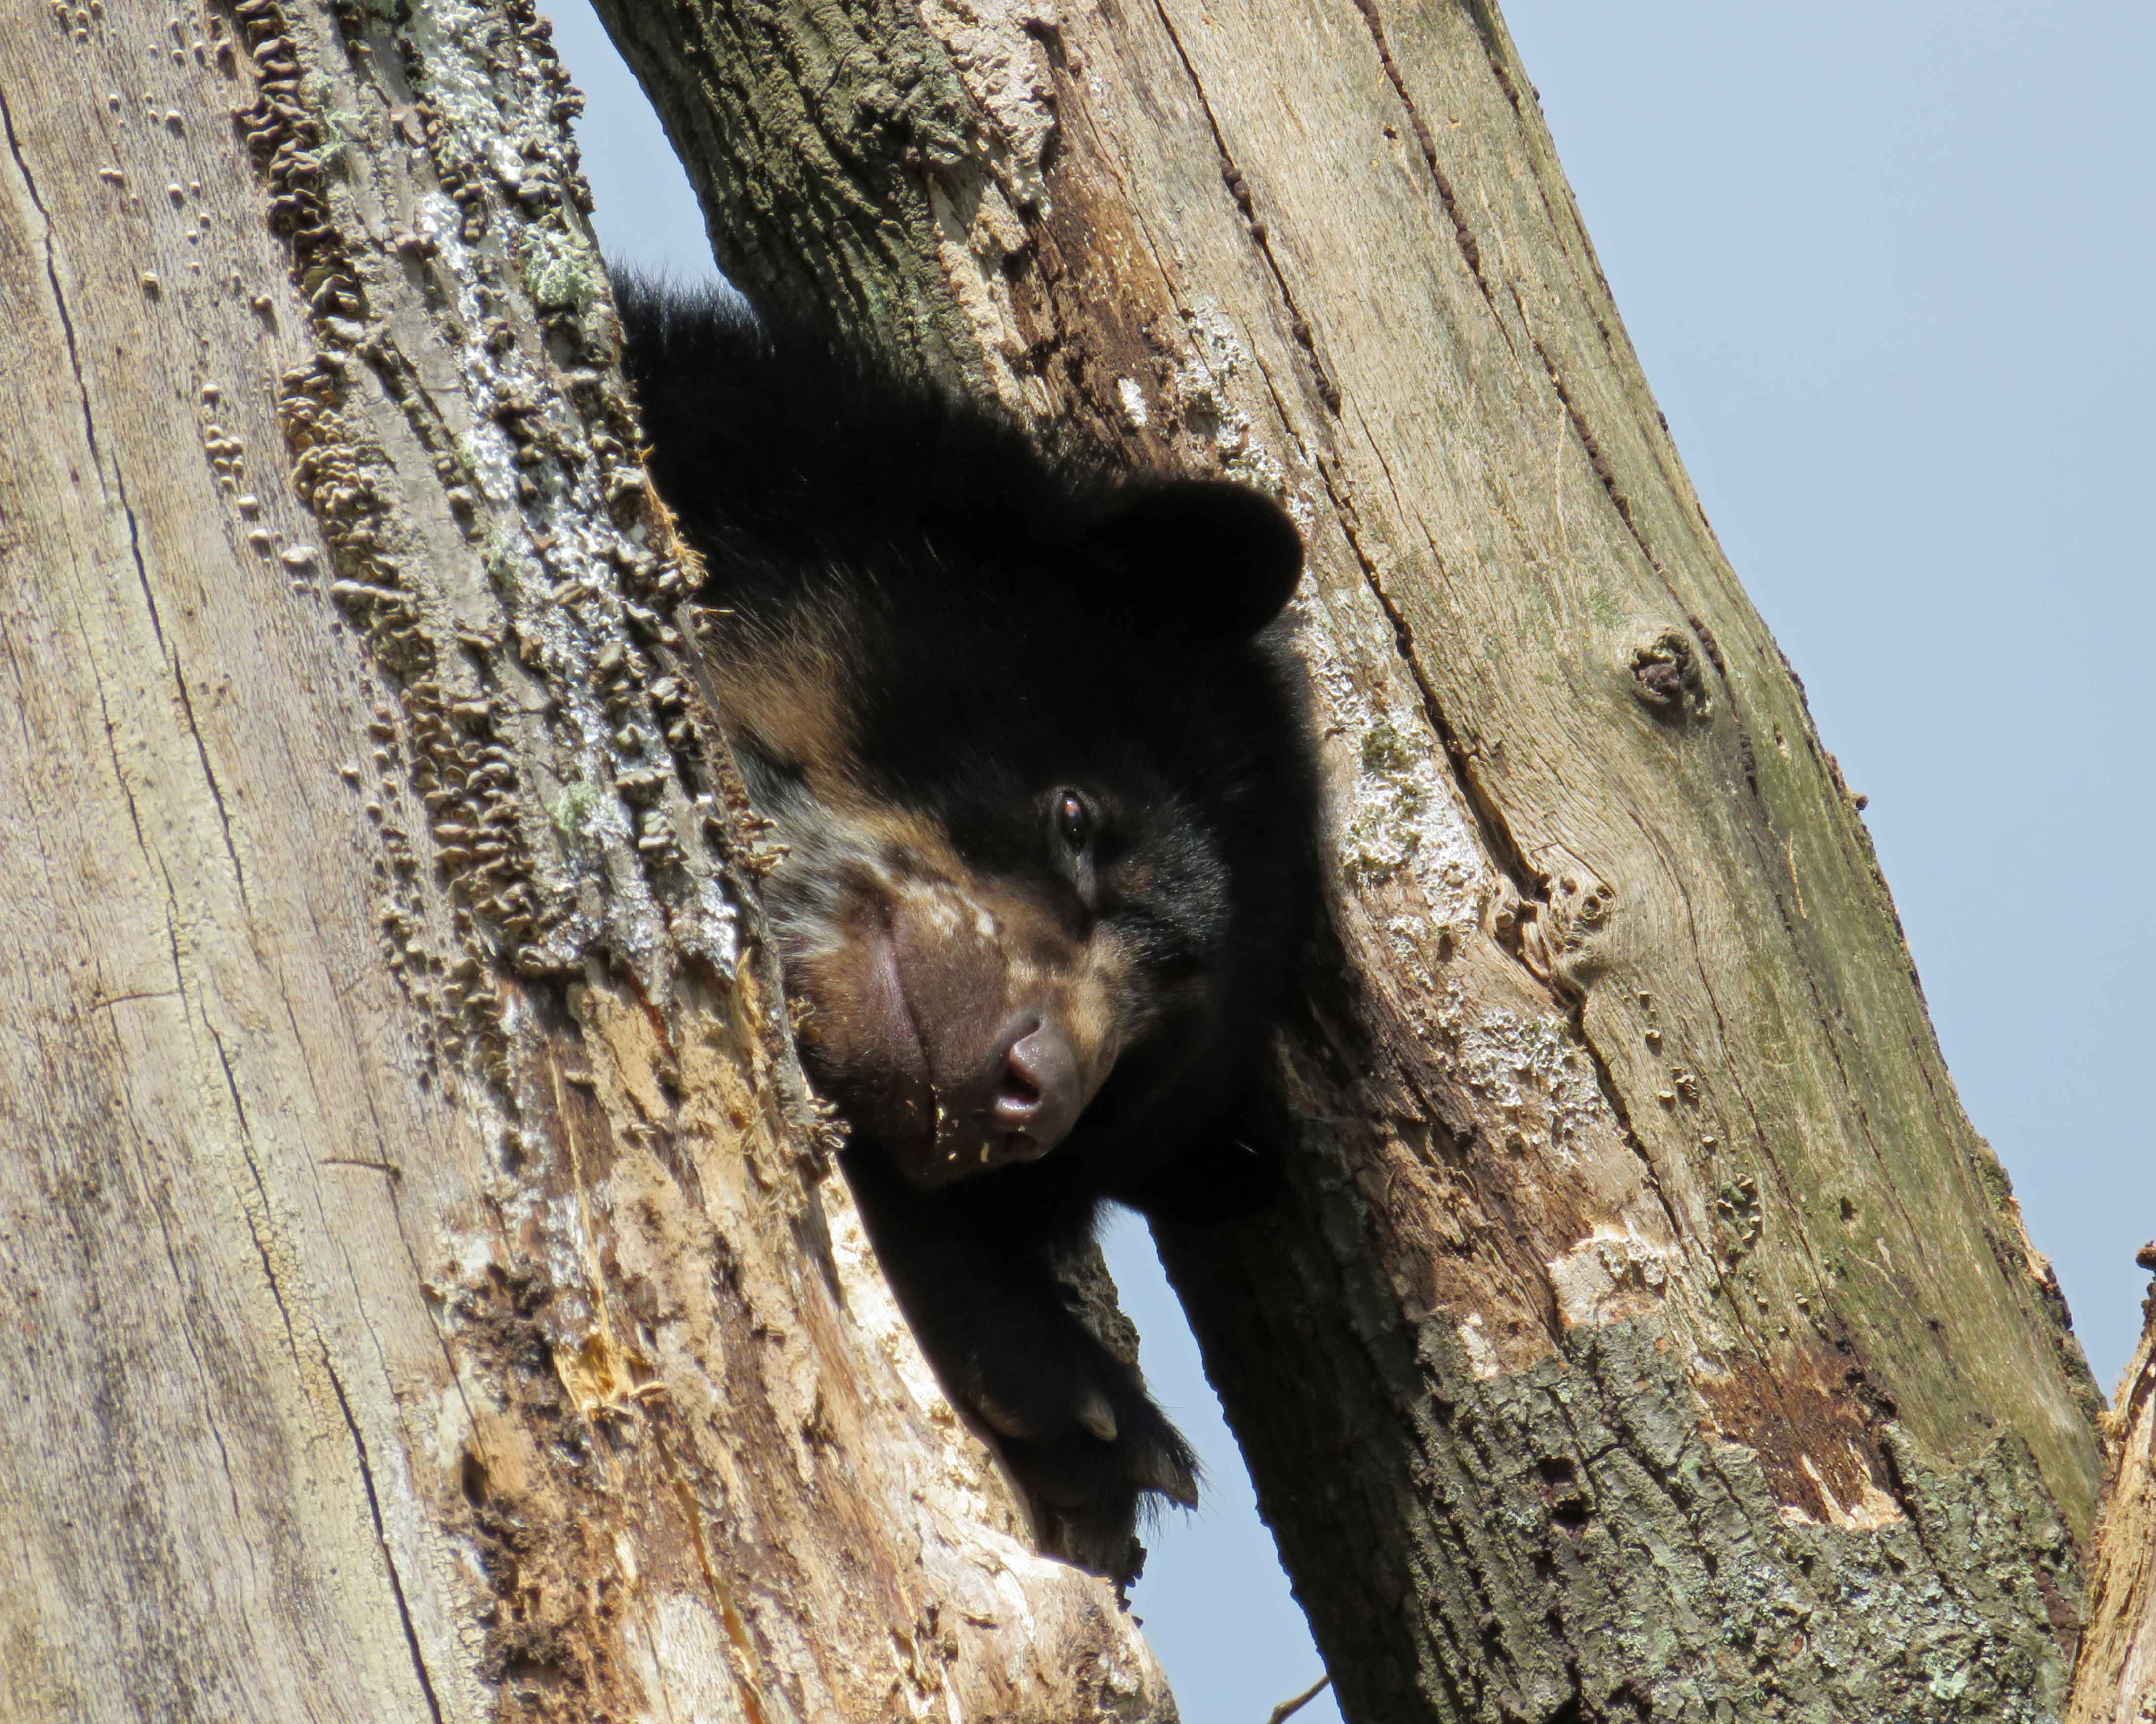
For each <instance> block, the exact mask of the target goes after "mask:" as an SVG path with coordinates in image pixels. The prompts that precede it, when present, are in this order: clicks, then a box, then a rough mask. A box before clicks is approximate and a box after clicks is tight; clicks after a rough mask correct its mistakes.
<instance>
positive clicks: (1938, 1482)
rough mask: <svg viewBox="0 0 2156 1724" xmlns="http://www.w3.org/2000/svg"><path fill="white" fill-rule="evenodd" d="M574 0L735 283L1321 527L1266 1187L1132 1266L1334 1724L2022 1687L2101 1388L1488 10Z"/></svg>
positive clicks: (2085, 1513) (1803, 1702)
mask: <svg viewBox="0 0 2156 1724" xmlns="http://www.w3.org/2000/svg"><path fill="white" fill-rule="evenodd" d="M600 9H601V11H602V13H603V14H604V15H605V16H606V18H607V19H608V24H609V27H610V28H611V29H612V30H613V33H614V34H615V36H616V38H617V39H618V40H619V42H620V44H621V45H622V46H623V48H624V50H625V51H626V53H627V54H628V57H629V59H630V61H631V63H632V64H633V65H634V67H635V68H636V69H637V70H638V72H639V75H640V76H641V77H642V78H643V80H644V83H645V84H646V86H647V87H648V88H649V90H651V92H652V94H653V95H654V99H655V100H656V103H657V105H658V107H659V109H660V114H661V116H662V118H663V119H664V120H665V122H666V124H667V126H668V127H669V129H670V132H671V134H672V136H673V137H674V139H675V142H676V144H677V146H679V147H680V151H681V152H682V154H683V156H684V157H685V161H686V163H687V165H688V167H689V169H690V175H691V177H692V179H693V180H694V181H695V182H696V185H697V187H698V189H699V192H700V193H701V197H702V198H703V200H704V203H705V206H706V213H707V216H708V218H709V221H710V224H711V229H712V232H713V233H714V235H715V238H716V242H717V246H718V249H719V253H720V256H721V261H722V262H723V263H724V264H725V265H726V267H727V268H728V269H729V270H730V271H731V272H732V273H733V274H734V275H735V276H736V277H737V279H738V280H741V281H742V283H743V284H744V285H746V286H747V287H749V288H750V289H751V290H752V292H755V293H757V294H760V295H763V296H764V297H766V298H767V299H775V300H783V301H789V302H793V303H795V304H807V305H813V306H814V307H815V308H817V309H818V310H820V311H821V312H822V313H823V314H824V315H825V316H828V317H829V318H830V319H831V320H832V321H834V324H836V325H838V326H840V327H842V328H844V329H845V330H847V331H850V332H851V333H852V334H853V335H855V336H856V337H858V338H860V339H862V340H866V341H880V342H883V343H885V344H886V345H887V346H891V347H893V348H896V349H897V350H900V351H906V352H908V353H911V355H913V356H914V357H916V359H917V360H918V361H919V362H922V363H924V364H927V365H928V366H931V367H936V368H939V369H942V370H943V371H945V372H947V373H949V374H952V375H954V376H957V377H962V378H964V379H965V380H966V381H967V382H969V383H970V384H971V385H972V386H973V387H977V388H979V389H982V390H983V391H985V392H988V393H993V394H995V395H997V396H998V397H999V398H1002V399H1004V400H1005V401H1006V402H1009V403H1012V404H1013V405H1014V406H1016V407H1018V408H1019V409H1021V410H1023V411H1026V412H1029V413H1033V414H1034V415H1036V416H1037V417H1038V418H1039V419H1040V420H1041V421H1043V422H1044V423H1047V422H1057V421H1060V422H1065V423H1073V424H1075V425H1078V426H1080V427H1082V428H1084V429H1085V430H1086V431H1087V432H1089V433H1090V434H1093V435H1096V436H1101V437H1106V438H1110V439H1118V440H1120V441H1121V442H1122V444H1123V445H1124V446H1125V447H1127V449H1129V450H1130V451H1131V452H1132V454H1134V455H1136V456H1137V457H1139V458H1140V459H1154V460H1161V461H1166V462H1173V463H1179V464H1187V465H1190V466H1193V467H1197V468H1201V469H1224V470H1226V471H1228V472H1230V473H1234V474H1238V475H1243V476H1245V477H1247V478H1250V479H1251V480H1254V481H1255V482H1257V483H1260V484H1261V485H1268V486H1270V487H1272V488H1274V489H1276V490H1278V491H1279V492H1280V493H1281V495H1283V496H1284V497H1285V498H1286V500H1287V502H1288V504H1289V506H1290V507H1291V509H1292V510H1293V511H1295V512H1296V516H1297V517H1298V519H1300V520H1301V521H1302V522H1303V523H1304V524H1305V526H1306V530H1307V537H1308V540H1309V543H1310V546H1311V549H1312V560H1313V565H1314V566H1313V572H1312V580H1311V582H1310V583H1309V585H1308V587H1307V589H1306V598H1305V599H1304V601H1303V603H1302V607H1301V608H1302V618H1301V622H1302V641H1303V646H1304V650H1305V653H1306V656H1307V658H1308V659H1309V662H1310V665H1311V670H1312V681H1313V684H1314V687H1315V690H1316V700H1317V710H1318V715H1319V720H1320V723H1321V726H1322V733H1323V738H1324V751H1325V756H1326V761H1327V769H1328V774H1329V780H1330V783H1331V787H1332V789H1331V800H1332V823H1333V824H1332V846H1333V849H1334V852H1335V854H1336V855H1337V861H1338V877H1337V899H1336V906H1335V913H1334V916H1333V919H1332V934H1333V936H1334V937H1333V943H1332V947H1331V949H1330V950H1328V951H1327V952H1326V953H1325V954H1323V956H1322V959H1321V961H1320V962H1319V963H1318V965H1317V971H1318V975H1317V980H1316V982H1315V983H1314V988H1313V995H1312V1008H1311V1012H1310V1014H1309V1017H1308V1019H1307V1021H1306V1023H1304V1024H1301V1026H1299V1027H1298V1029H1297V1030H1296V1034H1293V1035H1292V1036H1291V1038H1289V1039H1288V1044H1287V1045H1286V1047H1285V1048H1284V1049H1283V1060H1282V1066H1283V1082H1284V1083H1285V1084H1286V1087H1287V1091H1288V1094H1289V1095H1290V1096H1291V1100H1292V1101H1293V1102H1294V1104H1295V1106H1296V1111H1297V1112H1298V1114H1299V1116H1300V1117H1301V1121H1302V1122H1303V1142H1302V1147H1301V1155H1300V1157H1299V1158H1298V1160H1297V1162H1296V1171H1295V1174H1294V1179H1293V1183H1294V1192H1293V1199H1292V1201H1291V1202H1290V1203H1288V1204H1286V1206H1284V1207H1283V1208H1282V1209H1281V1211H1280V1212H1279V1213H1277V1214H1276V1215H1274V1216H1272V1217H1270V1218H1269V1219H1265V1220H1264V1221H1262V1222H1260V1223H1258V1224H1252V1225H1250V1226H1247V1227H1243V1228H1240V1229H1234V1230H1230V1231H1229V1232H1226V1233H1224V1234H1205V1235H1200V1234H1169V1235H1166V1236H1163V1238H1162V1240H1161V1243H1162V1244H1163V1249H1164V1251H1165V1253H1166V1255H1167V1258H1168V1262H1169V1264H1170V1267H1171V1270H1172V1272H1173V1275H1174V1276H1175V1279H1176V1281H1177V1284H1178V1288H1179V1289H1180V1290H1181V1292H1182V1294H1183V1298H1184V1300H1185V1301H1186V1304H1187V1305H1188V1308H1189V1310H1190V1311H1191V1315H1192V1316H1193V1321H1194V1322H1195V1324H1196V1326H1197V1328H1198V1331H1199V1336H1200V1338H1201V1341H1202V1342H1203V1343H1204V1347H1205V1352H1206V1357H1207V1361H1208V1365H1209V1370H1210V1371H1211V1373H1212V1375H1213V1378H1214V1382H1215V1383H1216V1385H1217V1386H1218V1387H1219V1389H1220V1391H1221V1393H1222V1395H1223V1398H1224V1401H1225V1403H1226V1404H1227V1407H1228V1410H1229V1416H1230V1419H1231V1422H1232V1423H1233V1424H1234V1426H1235V1429H1236V1432H1237V1434H1238V1436H1239V1438H1240V1440H1241V1442H1242V1444H1243V1446H1244V1449H1245V1453H1246V1455H1248V1457H1249V1459H1250V1463H1251V1465H1252V1468H1253V1470H1254V1473H1255V1478H1256V1480H1257V1484H1258V1489H1259V1493H1260V1501H1261V1504H1262V1506H1263V1507H1264V1509H1265V1513H1266V1515H1267V1517H1268V1519H1269V1520H1270V1522H1271V1524H1272V1526H1273V1527H1274V1529H1275V1531H1276V1535H1277V1537H1278V1539H1279V1542H1280V1545H1281V1552H1282V1554H1283V1556H1284V1557H1285V1559H1286V1563H1287V1567H1288V1569H1289V1572H1290V1573H1291V1577H1292V1578H1293V1579H1294V1581H1295V1583H1296V1588H1297V1590H1298V1593H1299V1595H1300V1596H1301V1599H1302V1600H1303V1602H1304V1604H1305V1606H1306V1609H1307V1610H1308V1611H1309V1613H1310V1615H1311V1617H1312V1622H1313V1624H1314V1626H1315V1628H1316V1630H1317V1635H1318V1639H1319V1641H1320V1644H1321V1645H1322V1647H1323V1649H1324V1650H1325V1652H1326V1655H1327V1659H1328V1661H1329V1663H1330V1665H1331V1667H1332V1670H1333V1671H1334V1673H1335V1674H1336V1675H1337V1679H1338V1683H1339V1688H1340V1694H1341V1699H1342V1706H1343V1708H1344V1709H1345V1711H1347V1714H1348V1715H1349V1716H1351V1717H1353V1718H1356V1719H1358V1720H1363V1721H1371V1724H1376V1721H1379V1720H1383V1721H1386V1724H1394V1721H1399V1720H1403V1719H1406V1718H1409V1717H1431V1718H1445V1719H1468V1718H1471V1719H1477V1720H1493V1721H1494V1720H1500V1719H1507V1720H1509V1719H1537V1720H1551V1721H1558V1720H1600V1719H1611V1718H1616V1719H1633V1718H1637V1717H1644V1716H1653V1717H1655V1718H1657V1719H1678V1718H1683V1719H1706V1718H1710V1717H1712V1718H1742V1719H1745V1720H1767V1719H1792V1720H1794V1719H1799V1718H1801V1719H1824V1718H1827V1717H1835V1718H1850V1719H1860V1718H1863V1719H1869V1718H1881V1719H1884V1718H1892V1719H1896V1720H1913V1719H1919V1718H1922V1719H1934V1718H1972V1719H1973V1718H1984V1719H2000V1718H2005V1719H2038V1718H2050V1717H2053V1716H2056V1715H2057V1713H2058V1711H2059V1708H2060V1706H2061V1704H2062V1702H2063V1700H2064V1698H2065V1694H2066V1676H2067V1672H2068V1670H2069V1668H2070V1665H2071V1660H2072V1658H2073V1652H2074V1639H2075V1634H2076V1626H2077V1622H2076V1616H2077V1609H2078V1605H2079V1601H2080V1598H2081V1592H2082V1588H2081V1578H2080V1560H2079V1548H2080V1542H2081V1541H2082V1540H2083V1539H2085V1538H2086V1537H2087V1534H2088V1532H2089V1529H2090V1526H2091V1524H2092V1517H2093V1515H2094V1511H2095V1508H2096V1504H2097V1491H2098V1484H2099V1478H2100V1456H2099V1449H2098V1444H2097V1437H2096V1432H2095V1418H2096V1414H2097V1410H2098V1408H2099V1405H2100V1402H2099V1399H2098V1397H2097V1393H2096V1391H2095V1388H2094V1385H2093V1383H2092V1382H2091V1380H2090V1378H2089V1376H2088V1373H2087V1367H2086V1365H2085V1364H2084V1362H2083V1361H2082V1357H2081V1355H2080V1352H2079V1349H2078V1347H2077V1346H2076V1343H2075V1342H2074V1340H2073V1338H2072V1337H2071V1332H2070V1331H2069V1329H2068V1326H2067V1322H2066V1313H2065V1310H2064V1307H2063V1305H2062V1302H2061V1299H2060V1297H2059V1294H2058V1290H2057V1287H2056V1282H2055V1281H2054V1280H2053V1278H2052V1277H2051V1273H2050V1271H2049V1269H2048V1267H2047V1265H2045V1264H2044V1263H2043V1261H2042V1260H2041V1259H2040V1257H2039V1256H2038V1255H2036V1254H2035V1252H2034V1251H2033V1250H2032V1249H2030V1245H2029V1243H2028V1241H2027V1239H2026V1238H2025V1234H2024V1232H2023V1230H2022V1228H2021V1224H2020V1219H2019V1214H2018V1211H2017V1209H2016V1207H2015V1203H2014V1201H2013V1198H2012V1197H2011V1194H2010V1190H2009V1188H2008V1185H2007V1182H2006V1180H2005V1176H2004V1174H2003V1172H2001V1170H2000V1168H1999V1165H1998V1163H1997V1162H1996V1160H1995V1159H1994V1157H1993V1156H1992V1154H1991V1152H1990V1151H1989V1147H1987V1146H1986V1145H1985V1144H1984V1142H1982V1141H1981V1140H1980V1139H1979V1137H1977V1136H1976V1134H1975V1133H1974V1131H1973V1130H1972V1128H1971V1126H1970V1125H1969V1121H1968V1119H1967V1118H1966V1116H1965V1115H1964V1114H1963V1110H1962V1108H1961V1106H1960V1103H1959V1101H1958V1097H1957V1096H1956V1094H1955V1091H1954V1089H1953V1084H1952V1082H1951V1080H1950V1079H1949V1077H1948V1074H1947V1072H1946V1070H1945V1069H1944V1066H1943V1063H1942V1060H1941V1059H1940V1055H1939V1053H1938V1046H1937V1043H1936V1040H1935V1039H1934V1037H1933V1032H1932V1029H1931V1026H1930V1024H1929V1022H1928V1018H1927V1015H1926V1011H1925V1006H1924V1001H1923V997H1922V990H1921V988H1920V986H1919V983H1918V982H1917V977H1916V975H1915V973H1914V971H1913V968H1912V965H1911V962H1910V960H1909V956H1908V952H1907V948H1906V946H1905V944H1904V942H1903V941H1902V934H1901V930H1900V927H1899V925H1898V922H1897V918H1896V916H1895V913H1894V910H1893V906H1892V901H1891V900H1890V898H1889V895H1888V894H1887V891H1886V886H1885V884H1884V882H1883V880H1881V876H1880V874H1879V870H1878V867H1877V864H1876V858H1875V855H1874V853H1873V850H1872V848H1871V843H1870V841H1869V839H1868V838H1867V836H1866V832H1865V829H1864V826H1863V824H1862V821H1861V818H1859V805H1858V804H1857V803H1856V801H1855V800H1854V799H1853V798H1851V795H1850V793H1849V792H1848V790H1847V788H1845V785H1844V784H1843V782H1842V781H1841V778H1840V773H1839V772H1838V770H1837V769H1836V767H1835V763H1834V762H1833V760H1832V759H1831V757H1829V756H1828V755H1827V754H1826V753H1825V751H1824V750H1823V749H1822V748H1821V747H1820V742H1819V740H1818V736H1817V734H1816V731H1815V729H1814V726H1813V725H1812V722H1811V720H1810V717H1809V713H1808V711H1807V710H1806V707H1805V704H1804V694H1803V690H1802V686H1801V685H1800V684H1799V682H1798V680H1796V677H1795V675H1794V673H1793V672H1792V671H1791V670H1789V667H1788V666H1787V664H1785V663H1784V660H1783V659H1782V657H1781V654H1779V651H1778V650H1777V649H1776V647H1775V645H1774V641H1773V640H1772V639H1771V638H1770V636H1769V635H1768V632H1767V630H1766V629H1765V628H1764V626H1763V624H1762V623H1761V621H1760V619H1759V618H1758V615H1757V614H1756V613H1754V611H1753V609H1752V608H1751V606H1750V605H1749V603H1748V602H1747V601H1746V599H1745V598H1744V596H1743V592H1742V590H1741V588H1740V587H1739V586H1738V582H1737V580H1736V577H1735V576H1734V574H1733V573H1732V571H1731V569H1730V567H1729V565H1728V563H1727V560H1726V559H1725V557H1724V556H1723V554H1722V550H1721V548H1720V546H1718V545H1717V542H1716V540H1715V538H1714V536H1713V533H1712V530H1711V528H1710V527H1709V526H1708V523H1707V520H1706V517H1705V516H1704V513H1703V512H1702V509H1701V507H1700V505H1699V502H1698V500H1697V497H1696V495H1694V493H1693V490H1692V489H1691V484H1690V482H1689V480H1687V478H1686V475H1685V473H1684V470H1683V468H1682V465H1681V462H1680V460H1679V459H1678V456H1677V454H1676V449H1674V447H1673V446H1672V444H1671V440H1670V438H1669V435H1668V433H1667V430H1666V427H1665V426H1664V425H1663V423H1662V422H1661V416H1660V414H1659V413H1657V411H1656V410H1655V405H1654V402H1653V398H1652V396H1651V394H1650V391H1649V389H1648V387H1647V384H1646V382H1645V379H1644V377H1643V376H1642V374H1641V372H1640V367H1639V364H1638V362H1637V359H1636V357H1635V354H1634V353H1633V351H1632V350H1631V348H1630V345H1629V343H1628V341H1627V340H1626V338H1625V333H1624V330H1623V326H1622V324H1621V322H1620V320H1619V318H1618V316H1617V313H1616V310H1615V308H1614V305H1613V304H1612V302H1611V300H1610V296H1609V290H1608V287H1607V285H1606V284H1605V283H1604V280H1603V279H1602V276H1601V275H1600V272H1599V269H1598V267H1597V265H1596V263H1595V260H1594V254H1593V251H1592V249H1591V247H1590V246H1589V242H1588V239H1587V238H1586V235H1585V233H1584V230H1583V228H1582V227H1581V224H1580V222H1579V219H1578V213H1577V211H1576V209H1575V208H1574V205H1573V200H1572V198H1571V196H1570V193H1569V192H1568V188H1567V187H1566V184H1565V182H1564V179H1563V174H1562V172H1561V170H1560V168H1559V167H1558V162H1557V160H1556V157H1555V155H1554V152H1553V148H1552V146H1551V143H1550V140H1549V137H1548V132H1547V131H1546V130H1545V128H1544V126H1543V121H1542V118H1541V115H1540V113H1539V110H1538V109H1537V105H1536V103H1535V100H1534V96H1533V91H1532V86H1531V85H1529V83H1528V81H1527V74H1526V72H1525V70H1524V69H1523V68H1522V66H1521V64H1520V63H1519V60H1518V59H1517V54H1515V52H1514V50H1513V48H1512V44H1511V42H1510V39H1509V38H1508V36H1507V33H1506V31H1505V29H1504V27H1503V24H1502V23H1501V19H1500V18H1498V16H1497V15H1496V12H1495V10H1494V8H1492V7H1491V6H1490V5H1488V4H1487V3H1486V0H1435V3H1431V4H1429V5H1424V6H1420V7H1414V8H1399V9H1395V8H1392V7H1390V6H1389V5H1388V4H1386V3H1385V0H1354V4H1353V5H1352V6H1349V5H1332V6H1325V7H1319V6H1313V5H1311V4H1309V3H1307V0H1149V3H1145V4H1136V5H1133V4H1131V3H1129V0H1064V3H1062V4H1060V5H1059V4H1056V3H1054V0H848V3H840V0H755V3H752V0H664V3H654V0H636V3H634V4H632V3H630V0H601V6H600ZM1851 626H1852V627H1861V626H1864V619H1862V618H1851Z"/></svg>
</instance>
